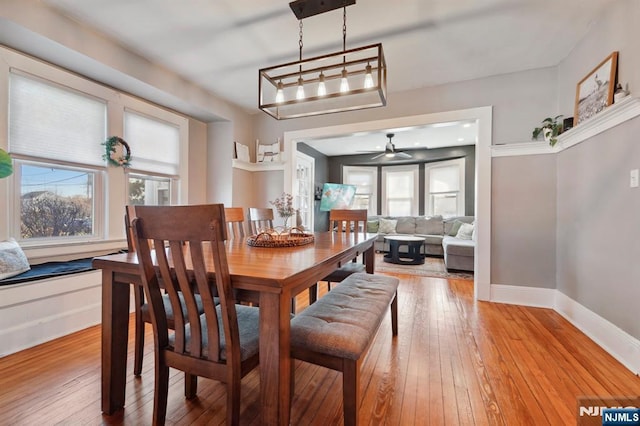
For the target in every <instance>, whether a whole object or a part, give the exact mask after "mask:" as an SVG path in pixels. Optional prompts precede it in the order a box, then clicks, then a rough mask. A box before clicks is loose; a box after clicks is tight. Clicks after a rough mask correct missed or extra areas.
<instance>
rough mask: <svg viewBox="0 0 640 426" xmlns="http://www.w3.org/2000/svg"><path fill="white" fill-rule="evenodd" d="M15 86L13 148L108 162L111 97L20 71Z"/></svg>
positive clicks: (11, 98)
mask: <svg viewBox="0 0 640 426" xmlns="http://www.w3.org/2000/svg"><path fill="white" fill-rule="evenodd" d="M9 86H10V88H9V150H10V151H11V152H12V153H16V154H22V155H27V156H32V157H39V158H45V159H53V160H60V161H64V162H71V163H79V164H88V165H95V166H104V160H103V159H102V154H103V153H104V146H102V145H100V144H101V143H102V142H104V141H105V139H106V116H107V105H106V103H105V102H103V101H100V100H97V99H95V98H92V97H89V96H88V95H83V94H81V93H79V92H76V91H73V90H70V89H65V88H63V87H60V86H57V85H54V84H50V83H47V82H44V81H42V80H38V79H35V78H29V77H26V76H24V75H21V74H16V73H11V74H10V79H9Z"/></svg>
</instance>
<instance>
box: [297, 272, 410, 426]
mask: <svg viewBox="0 0 640 426" xmlns="http://www.w3.org/2000/svg"><path fill="white" fill-rule="evenodd" d="M398 284H399V280H398V279H397V278H393V277H388V276H384V275H374V274H366V273H356V274H352V275H350V276H349V277H347V278H346V279H345V280H344V281H342V282H341V283H340V284H339V285H337V286H336V287H335V288H334V289H332V290H331V291H330V292H329V293H327V294H326V295H325V296H324V297H322V298H321V299H319V300H318V301H317V302H316V303H314V304H313V305H310V306H309V307H308V308H306V309H305V310H304V311H302V312H301V313H300V314H298V315H296V316H295V317H294V318H293V319H292V320H291V356H292V357H293V358H296V359H299V360H301V361H305V362H309V363H312V364H316V365H321V366H323V367H326V368H330V369H332V370H337V371H341V372H342V393H343V400H344V403H343V404H344V424H345V426H351V425H353V426H355V425H357V424H358V411H359V410H358V408H359V405H360V366H361V365H362V362H363V361H364V358H365V356H366V354H367V351H368V349H369V347H370V346H371V343H372V342H373V339H374V337H375V335H376V332H377V330H378V327H379V326H380V323H381V322H382V319H383V318H384V316H385V314H386V312H387V307H389V305H391V328H392V332H393V335H394V336H396V335H397V334H398V302H397V299H396V295H397V289H398ZM292 370H294V369H293V367H292ZM291 389H292V392H293V389H294V375H293V371H292V374H291Z"/></svg>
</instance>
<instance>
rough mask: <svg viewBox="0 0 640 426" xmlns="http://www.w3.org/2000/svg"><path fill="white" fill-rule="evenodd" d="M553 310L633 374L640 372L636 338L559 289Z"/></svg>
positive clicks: (638, 347) (639, 351) (638, 346)
mask: <svg viewBox="0 0 640 426" xmlns="http://www.w3.org/2000/svg"><path fill="white" fill-rule="evenodd" d="M554 310H555V311H556V312H558V313H559V314H560V315H562V316H563V317H565V318H566V319H567V321H569V322H570V323H571V324H573V325H574V326H575V327H576V328H577V329H578V330H580V331H582V332H583V333H584V334H586V335H587V336H589V338H591V340H593V341H594V342H596V343H597V344H598V345H599V346H600V347H602V348H603V349H604V350H605V351H607V352H608V353H609V354H610V355H611V356H612V357H614V358H615V359H617V360H618V361H620V362H621V363H622V364H623V365H624V366H625V367H627V368H628V369H629V370H631V371H632V372H633V373H634V374H640V341H639V340H638V339H636V338H634V337H633V336H631V335H630V334H628V333H626V332H625V331H624V330H622V329H620V328H618V327H617V326H616V325H615V324H612V323H611V322H609V321H607V320H606V319H604V318H602V317H601V316H600V315H598V314H596V313H594V312H593V311H590V310H589V309H587V308H585V307H584V306H582V305H581V304H579V303H578V302H576V301H575V300H573V299H571V298H569V297H568V296H566V295H565V294H564V293H561V292H559V291H557V292H556V303H555V307H554Z"/></svg>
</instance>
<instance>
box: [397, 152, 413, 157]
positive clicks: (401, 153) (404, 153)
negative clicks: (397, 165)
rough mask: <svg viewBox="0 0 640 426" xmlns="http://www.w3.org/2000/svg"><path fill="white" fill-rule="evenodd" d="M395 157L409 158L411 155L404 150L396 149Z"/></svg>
mask: <svg viewBox="0 0 640 426" xmlns="http://www.w3.org/2000/svg"><path fill="white" fill-rule="evenodd" d="M396 157H401V158H411V155H410V154H407V153H406V152H398V151H396Z"/></svg>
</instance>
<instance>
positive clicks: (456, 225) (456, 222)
mask: <svg viewBox="0 0 640 426" xmlns="http://www.w3.org/2000/svg"><path fill="white" fill-rule="evenodd" d="M463 223H464V222H463V221H461V220H458V219H456V220H454V221H453V224H452V225H451V231H449V235H450V236H452V237H455V236H456V235H458V231H459V230H460V227H461V226H462V224H463Z"/></svg>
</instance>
